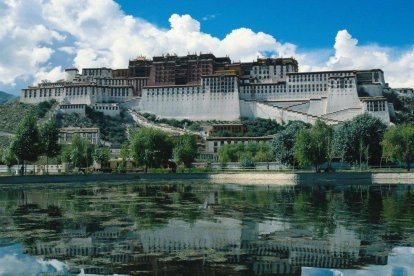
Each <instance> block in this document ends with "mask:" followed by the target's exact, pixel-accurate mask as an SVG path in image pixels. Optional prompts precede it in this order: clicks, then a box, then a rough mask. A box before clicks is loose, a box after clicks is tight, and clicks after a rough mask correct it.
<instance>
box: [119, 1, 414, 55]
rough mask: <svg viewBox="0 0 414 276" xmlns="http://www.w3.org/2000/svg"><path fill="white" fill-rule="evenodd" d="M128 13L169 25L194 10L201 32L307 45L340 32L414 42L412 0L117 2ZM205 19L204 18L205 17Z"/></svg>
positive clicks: (367, 39)
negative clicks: (255, 34) (236, 32)
mask: <svg viewBox="0 0 414 276" xmlns="http://www.w3.org/2000/svg"><path fill="white" fill-rule="evenodd" d="M117 2H118V3H119V4H120V5H121V7H122V9H123V10H124V11H126V12H127V13H128V14H133V15H135V16H138V17H142V18H146V19H147V20H149V21H150V22H153V23H155V24H157V25H158V26H161V27H165V28H168V27H169V22H168V18H169V17H170V15H171V14H173V13H178V14H190V15H191V16H192V17H193V18H195V19H197V20H199V21H200V22H202V28H201V30H202V31H203V32H207V33H211V34H214V35H215V36H218V37H220V38H223V37H224V36H225V35H226V34H228V33H229V32H230V31H231V30H233V29H236V28H240V27H248V28H251V29H253V30H254V31H262V32H265V33H268V34H271V35H273V36H275V37H277V38H278V39H279V40H280V41H282V42H291V43H294V44H297V45H301V46H302V47H304V48H328V47H331V45H332V44H333V43H334V39H335V35H336V33H337V31H338V30H342V29H347V30H348V31H349V32H350V33H352V35H353V36H355V37H358V40H359V41H360V42H361V43H363V44H365V43H378V44H381V45H384V46H399V47H409V46H411V45H412V44H414V16H413V12H414V1H413V0H394V1H389V0H379V1H378V0H347V1H337V0H330V1H329V0H318V1H309V0H291V1H286V0H283V1H280V0H273V1H272V0H265V1H247V0H239V1H226V0H206V1H194V0H138V1H131V0H117ZM203 18H204V20H203Z"/></svg>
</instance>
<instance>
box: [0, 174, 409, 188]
mask: <svg viewBox="0 0 414 276" xmlns="http://www.w3.org/2000/svg"><path fill="white" fill-rule="evenodd" d="M195 180H197V181H207V182H211V183H213V184H240V185H280V186H284V185H308V184H309V185H315V184H317V185H334V186H341V185H378V184H385V185H388V184H390V185H391V184H408V185H412V184H413V183H414V173H409V172H393V171H388V172H387V171H382V172H368V171H366V172H355V171H347V172H334V173H324V174H320V173H315V172H311V171H302V172H287V171H285V172H276V171H273V172H269V171H256V172H249V171H238V172H237V171H232V172H209V173H203V172H198V173H143V172H141V173H126V174H119V173H112V174H106V173H98V174H65V175H26V176H3V177H0V185H4V184H6V185H7V184H40V185H41V184H57V183H78V184H79V183H82V184H86V183H91V182H100V183H112V182H117V183H118V184H122V183H124V182H126V183H130V182H131V181H139V182H140V181H143V182H144V183H145V182H146V181H195Z"/></svg>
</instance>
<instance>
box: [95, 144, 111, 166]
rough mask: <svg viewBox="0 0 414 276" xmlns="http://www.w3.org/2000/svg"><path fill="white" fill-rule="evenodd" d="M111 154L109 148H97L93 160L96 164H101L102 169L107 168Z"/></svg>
mask: <svg viewBox="0 0 414 276" xmlns="http://www.w3.org/2000/svg"><path fill="white" fill-rule="evenodd" d="M110 157H111V152H110V150H109V148H106V147H105V148H97V149H95V152H94V154H93V159H94V161H95V162H96V163H99V164H100V165H101V166H102V167H107V166H108V162H109V159H110Z"/></svg>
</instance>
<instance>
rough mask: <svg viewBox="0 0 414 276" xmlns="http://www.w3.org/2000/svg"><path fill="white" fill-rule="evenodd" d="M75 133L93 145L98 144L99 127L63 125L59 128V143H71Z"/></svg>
mask: <svg viewBox="0 0 414 276" xmlns="http://www.w3.org/2000/svg"><path fill="white" fill-rule="evenodd" d="M75 135H79V137H81V138H82V139H86V140H88V141H89V142H90V143H91V144H93V145H100V143H101V141H100V137H99V136H100V131H99V128H95V127H89V128H83V127H64V128H61V129H59V144H71V143H72V139H73V137H74V136H75Z"/></svg>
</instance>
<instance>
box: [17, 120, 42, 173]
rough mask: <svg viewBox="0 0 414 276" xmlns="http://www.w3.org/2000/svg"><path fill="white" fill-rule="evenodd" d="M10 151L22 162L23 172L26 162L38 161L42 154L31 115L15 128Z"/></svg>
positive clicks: (36, 129)
mask: <svg viewBox="0 0 414 276" xmlns="http://www.w3.org/2000/svg"><path fill="white" fill-rule="evenodd" d="M11 150H12V152H13V153H14V154H15V155H16V157H17V159H18V160H19V161H23V164H24V167H25V168H24V172H25V171H26V161H29V162H34V161H36V160H37V159H38V157H39V155H40V153H41V152H42V144H41V142H40V139H39V130H38V128H37V124H36V119H35V117H34V116H33V114H28V115H27V116H26V117H25V118H24V119H23V121H22V122H21V123H20V124H19V126H18V127H17V131H16V136H15V137H14V139H13V141H12V144H11Z"/></svg>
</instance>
